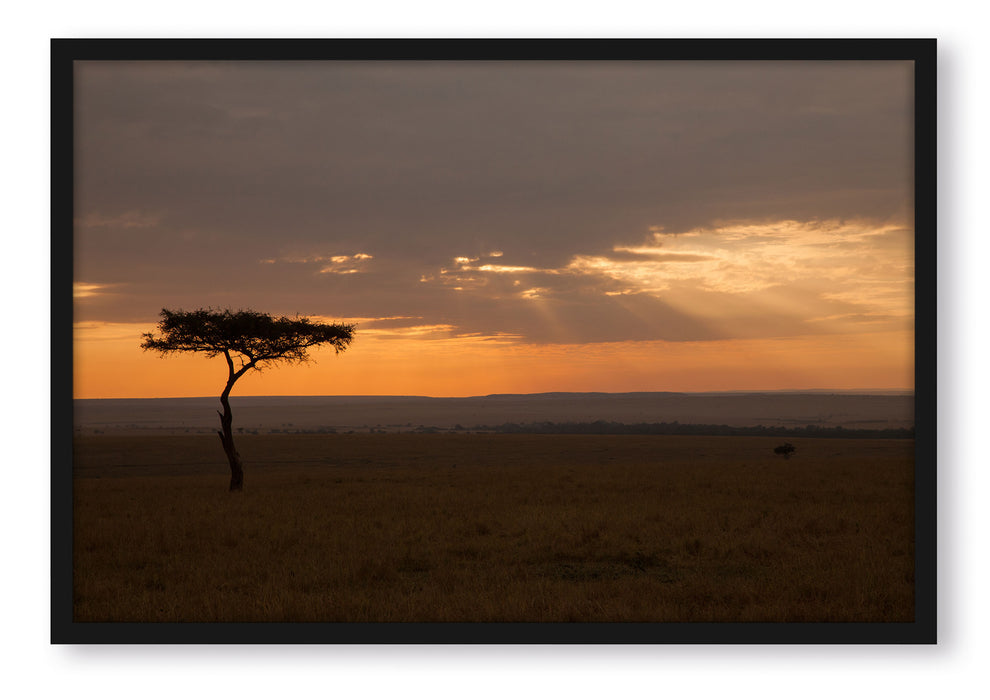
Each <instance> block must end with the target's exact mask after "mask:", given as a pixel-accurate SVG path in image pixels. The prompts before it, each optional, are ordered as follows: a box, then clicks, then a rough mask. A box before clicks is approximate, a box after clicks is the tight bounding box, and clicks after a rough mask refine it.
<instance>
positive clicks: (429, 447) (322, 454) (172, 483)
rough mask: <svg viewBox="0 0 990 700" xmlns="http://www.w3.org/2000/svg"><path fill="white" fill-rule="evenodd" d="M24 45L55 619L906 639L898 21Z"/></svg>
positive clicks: (921, 158)
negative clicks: (44, 283) (625, 33)
mask: <svg viewBox="0 0 990 700" xmlns="http://www.w3.org/2000/svg"><path fill="white" fill-rule="evenodd" d="M51 52H52V68H51V70H52V243H53V245H52V250H53V260H52V265H53V287H52V312H53V323H52V338H53V343H54V345H56V346H59V347H65V346H71V347H72V348H73V353H72V361H71V363H69V362H65V363H63V364H61V365H55V366H53V370H52V633H51V634H52V642H53V643H458V644H460V643H505V644H581V643H776V644H779V643H838V644H863V643H867V644H875V643H912V644H933V643H936V641H937V639H936V609H935V601H936V596H935V581H936V577H935V561H936V557H935V541H936V539H935V503H936V500H935V484H936V471H935V469H936V464H935V249H936V245H935V243H936V239H935V236H936V227H935V221H936V216H935V64H936V42H935V40H932V39H918V40H901V39H897V40H861V39H856V40H663V39H656V40H508V39H506V40H332V39H327V40H89V39H86V40H82V39H78V40H77V39H55V40H53V41H52V48H51ZM54 356H55V357H58V355H57V354H56V355H54Z"/></svg>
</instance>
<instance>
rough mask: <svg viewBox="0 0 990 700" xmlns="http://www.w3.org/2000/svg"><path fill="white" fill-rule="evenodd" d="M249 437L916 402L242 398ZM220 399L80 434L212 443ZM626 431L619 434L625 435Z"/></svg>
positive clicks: (87, 405) (762, 414)
mask: <svg viewBox="0 0 990 700" xmlns="http://www.w3.org/2000/svg"><path fill="white" fill-rule="evenodd" d="M231 404H232V407H233V410H234V424H235V427H239V428H240V429H241V430H243V431H249V432H259V433H261V432H297V431H305V432H348V431H354V432H370V431H373V430H374V431H376V432H382V431H384V432H403V431H411V430H417V429H426V428H436V429H437V430H451V429H456V430H470V429H473V428H478V427H480V426H498V425H502V424H514V425H524V424H538V423H543V424H550V423H553V424H585V423H595V422H599V423H602V424H604V423H614V424H656V423H668V424H671V423H678V424H682V425H683V424H695V425H706V426H730V427H747V426H749V427H755V426H764V427H767V426H780V427H784V428H802V429H804V428H806V427H807V426H815V427H818V428H830V429H834V428H838V427H842V428H845V429H870V430H886V429H906V428H911V427H913V426H914V396H913V393H910V392H890V391H888V392H885V393H879V392H878V393H860V392H855V393H853V392H846V393H835V392H833V391H815V390H809V391H802V392H719V393H716V392H705V393H677V392H628V393H601V392H548V393H540V394H491V395H488V396H474V397H461V398H447V397H427V396H240V397H239V396H233V397H231ZM218 405H219V402H218V399H217V398H216V397H187V398H167V399H76V400H75V401H74V417H73V423H74V427H75V429H76V431H77V432H81V433H84V434H86V433H90V434H91V433H158V434H161V433H196V432H204V433H207V432H208V433H212V432H213V431H214V430H215V429H216V428H215V425H216V422H217V417H216V412H215V411H216V407H217V406H218ZM616 430H617V429H616Z"/></svg>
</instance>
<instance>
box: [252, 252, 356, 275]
mask: <svg viewBox="0 0 990 700" xmlns="http://www.w3.org/2000/svg"><path fill="white" fill-rule="evenodd" d="M373 258H374V256H373V255H369V254H368V253H355V254H354V255H284V256H281V257H278V258H262V259H261V260H259V261H258V262H259V263H260V264H262V265H275V264H278V263H289V264H293V265H315V264H319V265H322V267H321V268H320V269H319V273H320V274H324V275H325V274H335V275H351V274H354V273H356V272H364V270H365V265H364V263H366V262H367V261H369V260H372V259H373Z"/></svg>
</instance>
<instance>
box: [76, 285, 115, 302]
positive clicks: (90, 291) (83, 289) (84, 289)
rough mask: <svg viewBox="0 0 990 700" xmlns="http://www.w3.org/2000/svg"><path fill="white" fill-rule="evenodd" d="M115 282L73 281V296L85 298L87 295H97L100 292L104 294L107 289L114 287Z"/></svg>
mask: <svg viewBox="0 0 990 700" xmlns="http://www.w3.org/2000/svg"><path fill="white" fill-rule="evenodd" d="M114 286H116V285H113V284H92V283H88V282H73V283H72V298H73V299H85V298H87V297H95V296H97V295H99V294H103V292H104V290H105V289H109V288H110V287H114Z"/></svg>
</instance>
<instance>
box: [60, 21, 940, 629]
mask: <svg viewBox="0 0 990 700" xmlns="http://www.w3.org/2000/svg"><path fill="white" fill-rule="evenodd" d="M83 60H90V61H123V60H147V61H158V60H222V61H233V60H243V61H255V60H280V61H286V60H375V61H385V60H389V61H393V60H480V61H489V60H491V61H494V60H499V61H508V60H523V61H525V60H576V61H581V60H594V61H603V60H605V61H612V60H616V61H654V60H721V61H741V60H751V61H752V60H807V61H820V60H833V61H845V60H857V61H860V60H887V61H898V60H899V61H913V62H914V68H915V70H914V98H915V111H914V132H915V133H914V149H915V151H914V194H915V222H914V223H915V621H914V622H913V623H793V622H788V623H694V622H682V623H411V622H410V623H79V622H75V621H73V619H72V542H73V539H72V535H73V531H72V506H73V498H72V493H73V488H72V472H73V469H72V465H73V455H72V438H73V435H72V425H73V397H72V386H73V370H72V361H71V359H70V360H69V361H68V362H66V361H60V362H54V361H53V362H52V370H51V372H52V374H51V407H52V408H51V410H52V413H51V459H52V462H51V483H52V492H51V510H52V520H51V528H52V539H51V643H52V644H192V643H196V644H289V643H292V644H299V643H307V644H328V643H329V644H383V643H387V644H658V643H663V644H936V643H937V631H938V630H937V615H936V607H937V592H936V586H937V571H936V554H937V553H936V508H937V492H936V488H937V472H936V454H937V443H936V390H937V377H936V348H937V329H936V269H937V267H936V251H937V223H936V221H937V217H936V183H937V169H936V156H937V148H936V114H937V110H936V60H937V41H936V39H61V38H54V39H52V40H51V221H52V231H51V242H52V246H51V249H52V260H51V273H52V281H51V314H52V324H51V356H52V358H56V357H62V356H63V355H64V353H63V352H62V351H63V349H64V348H66V347H72V340H73V338H72V319H73V300H72V278H73V274H72V273H73V259H74V258H73V211H74V199H73V195H74V186H73V181H74V151H73V147H74V133H73V129H74V119H73V115H74V94H73V63H74V62H75V61H83Z"/></svg>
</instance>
